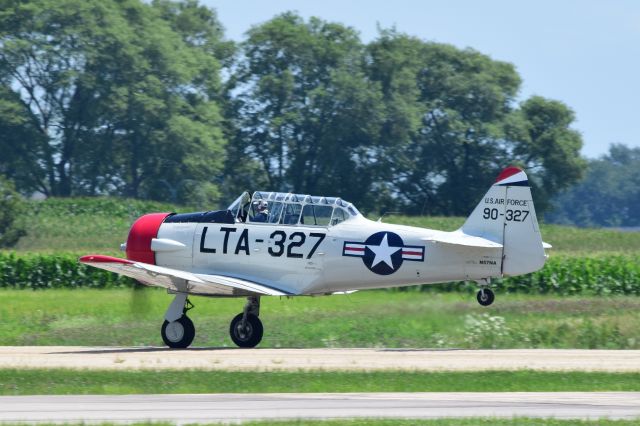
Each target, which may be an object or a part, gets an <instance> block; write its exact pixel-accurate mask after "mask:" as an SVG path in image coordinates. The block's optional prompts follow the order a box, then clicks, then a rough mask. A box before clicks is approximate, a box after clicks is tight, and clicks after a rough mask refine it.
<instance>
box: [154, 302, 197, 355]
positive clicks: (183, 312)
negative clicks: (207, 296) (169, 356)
mask: <svg viewBox="0 0 640 426" xmlns="http://www.w3.org/2000/svg"><path fill="white" fill-rule="evenodd" d="M191 308H193V305H192V304H191V302H189V300H188V299H187V295H186V293H176V296H175V297H174V298H173V302H171V305H169V309H167V312H166V313H165V314H164V323H163V324H162V328H161V329H160V335H161V336H162V340H163V341H164V343H165V344H166V345H167V346H169V347H170V348H174V349H184V348H188V347H189V345H190V344H191V342H193V338H194V337H195V336H196V328H195V326H194V325H193V321H191V319H189V317H188V316H187V311H188V310H189V309H191Z"/></svg>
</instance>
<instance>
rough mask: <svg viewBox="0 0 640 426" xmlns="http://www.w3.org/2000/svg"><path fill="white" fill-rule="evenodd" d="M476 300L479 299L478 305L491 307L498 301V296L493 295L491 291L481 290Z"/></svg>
mask: <svg viewBox="0 0 640 426" xmlns="http://www.w3.org/2000/svg"><path fill="white" fill-rule="evenodd" d="M476 298H477V299H478V303H479V304H481V305H482V306H489V305H490V304H492V303H493V301H494V300H496V295H495V294H493V291H491V289H488V288H481V289H480V290H479V291H478V295H477V296H476Z"/></svg>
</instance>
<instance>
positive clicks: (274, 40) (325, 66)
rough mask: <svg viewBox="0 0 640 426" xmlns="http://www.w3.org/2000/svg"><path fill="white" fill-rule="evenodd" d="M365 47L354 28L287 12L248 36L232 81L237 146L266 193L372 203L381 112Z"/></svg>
mask: <svg viewBox="0 0 640 426" xmlns="http://www.w3.org/2000/svg"><path fill="white" fill-rule="evenodd" d="M363 49H364V47H363V45H362V43H361V42H360V40H359V38H358V36H357V34H356V33H355V31H354V30H353V29H351V28H348V27H345V26H342V25H339V24H334V23H329V22H325V21H322V20H320V19H318V18H311V19H310V20H309V21H308V22H305V21H304V20H303V19H302V18H300V17H299V16H298V15H296V14H293V13H285V14H283V15H280V16H277V17H275V18H274V19H272V20H270V21H268V22H266V23H264V24H262V25H260V26H257V27H254V28H252V29H251V30H250V31H249V33H248V39H247V41H246V42H245V43H244V44H243V45H242V53H243V57H242V60H241V62H240V63H239V65H238V74H237V76H236V84H237V85H236V88H235V90H236V92H237V96H236V98H235V102H236V103H235V108H236V109H235V117H236V123H237V128H238V137H237V139H236V143H237V144H238V146H239V147H240V149H239V151H238V154H239V155H244V156H247V157H249V158H250V159H252V160H253V161H254V163H253V164H259V166H260V169H261V171H262V176H263V179H265V180H266V181H268V183H269V187H270V188H272V189H276V190H285V191H293V192H305V193H327V194H333V193H339V194H341V196H344V197H345V198H348V199H353V200H356V201H357V200H359V201H360V202H365V203H366V200H367V199H370V190H371V189H372V188H373V187H374V185H376V184H377V183H379V182H380V178H379V176H377V175H376V173H377V172H378V171H379V168H377V167H376V163H377V162H378V161H379V160H380V159H381V157H380V149H379V148H380V141H379V139H378V136H379V131H380V126H381V123H382V117H383V109H382V102H381V95H380V91H379V87H378V85H377V84H376V83H373V82H372V81H371V80H369V79H368V78H367V76H366V75H365V74H364V72H363V69H362V60H363ZM233 161H234V163H235V162H236V160H235V159H234V160H233ZM253 170H254V171H255V168H253Z"/></svg>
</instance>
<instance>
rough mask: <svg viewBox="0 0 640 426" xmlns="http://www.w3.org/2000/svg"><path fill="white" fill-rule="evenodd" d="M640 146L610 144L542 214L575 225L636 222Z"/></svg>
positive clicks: (635, 224) (638, 218) (639, 207)
mask: <svg viewBox="0 0 640 426" xmlns="http://www.w3.org/2000/svg"><path fill="white" fill-rule="evenodd" d="M638 212H640V148H629V147H626V146H625V145H620V144H614V145H611V147H610V148H609V153H608V154H606V155H603V156H602V157H600V158H598V159H594V160H590V161H589V163H588V168H587V172H586V176H585V178H584V180H583V181H581V182H579V183H578V184H576V185H575V186H573V187H571V188H569V189H568V190H566V191H565V192H563V193H561V194H559V195H558V196H557V197H556V198H555V200H554V209H553V210H552V211H551V212H549V213H548V214H547V215H546V218H547V219H548V220H549V221H551V222H555V223H563V224H574V225H578V226H629V227H638V226H640V214H638Z"/></svg>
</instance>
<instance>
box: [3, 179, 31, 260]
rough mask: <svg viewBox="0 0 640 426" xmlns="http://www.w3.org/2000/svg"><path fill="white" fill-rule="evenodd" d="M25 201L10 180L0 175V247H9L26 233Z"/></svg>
mask: <svg viewBox="0 0 640 426" xmlns="http://www.w3.org/2000/svg"><path fill="white" fill-rule="evenodd" d="M25 211H26V203H25V201H24V200H23V199H22V196H21V195H20V194H18V193H17V192H16V191H15V188H14V186H13V184H12V183H11V182H9V181H8V180H6V179H5V178H3V177H2V176H0V247H11V246H13V245H15V243H16V242H18V240H19V239H20V238H21V237H22V236H24V235H25V234H26V230H25V227H26V224H25V221H24V214H25Z"/></svg>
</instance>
